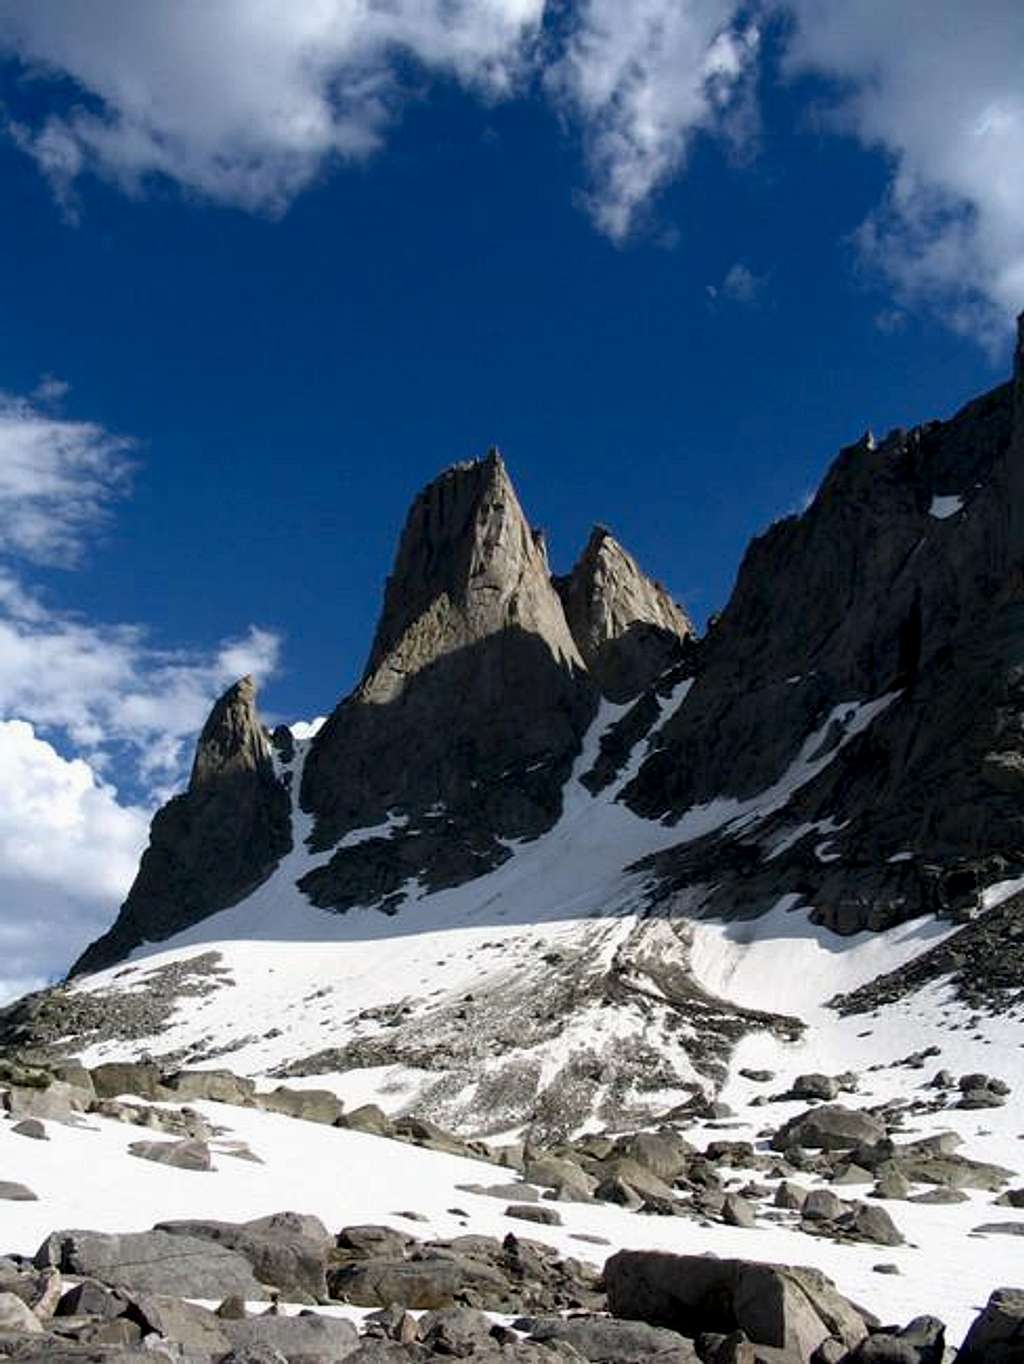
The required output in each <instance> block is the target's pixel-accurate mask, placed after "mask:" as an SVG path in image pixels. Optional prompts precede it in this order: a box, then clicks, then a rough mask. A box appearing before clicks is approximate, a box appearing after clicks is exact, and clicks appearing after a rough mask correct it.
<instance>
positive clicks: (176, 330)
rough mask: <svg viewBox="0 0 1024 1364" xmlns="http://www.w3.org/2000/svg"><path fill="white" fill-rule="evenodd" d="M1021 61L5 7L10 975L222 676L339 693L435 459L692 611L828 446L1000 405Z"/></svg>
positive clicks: (1, 316) (640, 35)
mask: <svg viewBox="0 0 1024 1364" xmlns="http://www.w3.org/2000/svg"><path fill="white" fill-rule="evenodd" d="M86 16H87V17H86ZM967 17H969V18H970V24H969V25H966V24H965V19H966V18H967ZM965 30H966V31H965ZM1022 71H1024V11H1022V10H1021V9H1020V7H1019V6H1018V5H1017V4H1015V3H1008V2H1007V3H1004V2H1003V0H984V2H983V3H977V4H972V5H971V6H969V7H968V6H966V5H965V4H964V3H962V0H961V3H953V0H928V3H924V2H923V0H921V2H918V0H906V2H905V3H904V4H901V5H899V6H893V5H891V4H883V3H881V0H863V3H861V4H858V5H857V6H848V5H840V4H823V3H821V0H763V3H757V4H736V3H731V2H730V0H671V2H670V0H572V3H563V4H558V5H556V4H553V3H550V0H549V3H547V4H545V3H544V0H477V3H475V4H474V5H469V4H461V3H455V4H452V3H451V0H418V3H413V0H397V3H395V4H393V5H392V6H390V7H378V6H375V5H358V6H357V5H355V4H353V3H351V2H350V0H309V3H308V4H306V5H303V6H290V7H282V6H274V5H263V4H257V3H253V2H252V0H225V3H223V4H221V5H219V6H217V7H216V8H215V10H213V9H211V7H209V6H204V5H203V4H202V3H200V0H174V2H173V3H172V0H152V3H151V4H149V5H147V6H141V7H140V6H136V5H134V4H133V2H132V0H92V3H91V4H90V6H88V7H81V6H76V5H74V4H73V3H71V0H6V3H4V4H3V5H0V118H2V120H3V122H2V125H0V126H2V132H0V175H2V178H3V185H4V209H5V211H4V213H3V214H2V215H0V280H2V293H0V299H2V312H0V391H2V393H3V395H4V396H3V398H2V400H0V527H2V528H0V772H3V773H5V776H6V782H5V786H6V789H7V790H8V792H10V793H12V794H11V797H10V799H9V801H8V802H7V810H6V813H4V812H2V811H0V956H5V957H6V960H7V962H8V965H7V967H6V968H5V966H4V965H2V964H0V993H2V992H3V991H4V990H6V991H7V992H11V991H13V990H14V989H17V988H23V987H25V986H26V985H27V984H28V983H30V982H32V981H35V980H38V979H41V978H43V977H44V976H46V975H48V974H51V973H52V972H53V971H55V970H60V969H61V968H62V967H63V965H65V964H66V962H67V960H68V959H69V958H70V957H71V956H73V955H74V953H75V952H76V951H77V950H78V947H79V946H80V945H81V944H82V942H84V941H85V940H86V939H87V938H89V937H91V936H93V935H94V934H95V932H96V931H98V930H99V929H100V928H102V927H103V926H105V924H106V922H107V921H108V920H109V919H110V918H112V916H113V912H114V910H115V909H116V905H117V902H118V899H119V898H120V895H121V894H122V893H123V889H124V886H125V882H126V880H127V879H128V878H129V877H130V874H131V870H132V867H133V866H134V862H135V858H136V856H137V852H138V848H139V845H140V843H141V841H142V840H143V839H144V835H145V825H146V820H147V818H148V814H149V811H150V810H151V808H152V806H153V803H154V802H155V801H157V800H158V799H160V798H161V797H163V796H165V795H166V794H167V793H168V792H169V791H171V790H173V789H174V788H175V786H176V785H177V784H178V783H179V782H180V780H181V775H182V770H183V764H184V763H185V762H187V758H188V754H189V750H190V746H191V743H192V740H193V737H194V733H195V729H196V727H197V726H198V724H199V723H200V722H201V719H202V716H203V714H204V712H205V709H206V707H207V705H208V703H209V701H210V699H211V698H212V696H213V695H214V694H215V693H216V692H217V691H218V690H219V689H220V688H221V687H223V686H224V685H226V684H227V683H228V682H229V681H230V680H232V677H233V675H234V674H235V673H236V672H238V671H245V670H247V669H249V668H253V669H255V670H256V671H257V672H259V673H261V674H263V675H264V677H265V683H264V692H263V698H264V704H265V707H266V709H267V710H268V711H269V712H270V713H272V715H273V716H274V717H275V718H277V717H280V718H285V719H289V720H291V719H297V718H301V717H309V716H312V715H315V714H317V713H323V712H324V711H325V710H326V709H328V708H330V707H331V706H332V705H333V704H334V703H335V701H336V700H337V699H338V698H339V696H340V695H341V694H342V693H343V692H344V691H345V690H346V689H347V688H348V687H349V686H350V685H351V684H352V682H353V681H354V680H355V678H356V676H357V675H358V672H359V670H360V669H361V666H362V663H363V661H364V658H365V655H366V652H367V649H368V646H369V641H370V636H371V633H372V629H373V624H374V621H375V617H376V612H377V607H378V604H379V601H380V596H381V591H382V587H383V581H384V577H385V575H386V573H387V571H388V568H389V564H390V559H391V555H392V552H393V548H394V543H395V539H396V536H397V533H398V531H399V529H400V525H401V521H402V518H403V516H404V513H405V510H406V507H407V505H408V502H409V500H410V498H411V497H412V495H413V494H414V493H415V491H416V490H417V489H418V488H419V487H420V486H421V485H422V484H423V483H424V482H426V481H427V480H428V479H429V478H431V477H432V476H433V475H434V474H435V473H436V472H437V471H438V470H439V469H441V468H443V467H444V466H445V465H447V464H449V463H451V462H453V461H455V460H458V459H464V458H468V457H471V456H474V455H478V454H481V453H483V452H484V451H485V450H486V449H487V447H488V446H490V445H492V444H498V445H499V446H500V447H501V448H502V450H503V452H504V453H505V455H506V458H507V460H508V462H509V465H510V467H511V470H512V473H513V476H514V478H515V479H516V482H517V484H518V487H519V490H520V495H521V497H522V499H523V502H524V505H525V506H526V509H527V512H528V514H529V515H530V516H531V517H532V518H533V519H534V520H535V522H536V523H538V524H540V525H542V526H543V527H544V528H545V529H546V530H547V532H548V536H549V543H550V547H551V554H552V561H553V566H554V568H555V569H556V570H558V571H563V570H565V569H566V568H568V567H569V565H570V564H571V562H572V559H573V557H574V555H575V554H576V553H577V552H578V551H579V549H580V548H581V547H582V545H583V543H584V541H585V539H586V536H587V533H588V531H589V528H590V526H591V525H592V524H593V523H594V522H595V521H602V522H605V523H607V524H609V525H610V526H611V527H612V529H613V530H614V531H615V533H616V534H617V535H618V536H619V538H620V539H621V540H622V541H623V542H624V543H625V545H626V546H627V547H628V548H629V549H630V550H631V551H632V552H633V553H634V554H635V555H636V556H637V558H638V559H639V560H640V562H641V563H642V564H643V566H644V567H645V568H646V569H647V570H648V571H649V572H651V573H652V574H653V575H654V576H656V577H658V578H660V579H661V580H663V581H664V582H665V583H666V584H667V585H668V586H669V588H670V589H671V590H672V591H673V592H674V593H675V594H676V595H677V596H678V597H679V598H680V599H681V600H682V601H683V602H684V603H685V604H686V605H687V606H688V608H689V609H690V610H691V612H692V613H693V614H694V615H695V616H696V617H697V618H698V619H699V620H702V619H703V618H704V617H705V616H706V615H707V614H708V613H709V612H711V611H713V610H716V609H718V608H719V607H721V606H722V605H723V604H724V602H725V600H726V598H727V596H728V592H729V589H730V586H731V583H732V579H733V576H734V574H735V570H736V567H737V564H738V561H739V558H740V556H741V554H742V552H743V549H744V547H745V545H746V543H747V541H748V539H749V538H750V536H751V535H752V534H754V533H756V532H757V531H758V530H760V529H762V528H763V527H764V526H765V525H766V524H767V523H768V522H769V521H770V520H772V519H773V518H774V517H777V516H780V515H784V514H786V513H789V512H791V511H793V510H798V509H799V508H800V506H801V504H802V502H803V500H804V499H805V497H806V496H807V494H808V493H809V492H810V490H811V489H812V488H813V487H814V486H815V484H816V483H817V482H818V480H819V479H820V477H821V475H822V473H823V472H824V470H825V468H826V467H827V464H828V463H829V461H830V459H831V458H832V457H833V455H834V454H835V452H836V451H837V449H838V448H839V446H840V445H842V444H843V443H846V442H848V441H851V440H854V439H856V438H857V437H858V436H859V435H860V434H861V432H862V431H863V430H864V429H865V428H867V427H872V428H874V429H875V430H876V431H879V432H882V431H885V430H887V429H888V428H889V427H891V426H893V425H896V424H911V423H913V422H916V421H919V420H923V419H927V418H930V417H933V416H943V415H947V414H949V413H951V412H952V411H953V410H955V408H956V407H957V406H958V405H959V404H960V403H962V402H963V401H964V400H966V399H967V398H969V397H970V396H972V395H973V394H975V393H977V392H979V391H982V390H984V389H986V388H988V387H991V386H992V385H994V384H995V383H997V382H999V381H1000V380H1001V379H1002V378H1003V377H1004V376H1005V374H1006V372H1007V370H1008V366H1009V354H1010V336H1011V323H1012V319H1013V317H1014V313H1015V311H1016V310H1017V309H1019V308H1021V307H1024V177H1020V175H1019V166H1020V164H1021V158H1022V154H1024V79H1022V75H1021V73H1022ZM953 491H955V490H953ZM41 913H45V914H47V915H49V916H51V922H52V923H53V924H54V925H55V926H57V927H56V930H55V931H54V932H52V933H50V934H49V935H47V937H46V941H45V942H42V943H41V942H40V940H39V935H38V932H37V930H36V929H35V924H36V923H37V922H38V916H39V914H41Z"/></svg>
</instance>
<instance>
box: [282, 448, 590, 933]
mask: <svg viewBox="0 0 1024 1364" xmlns="http://www.w3.org/2000/svg"><path fill="white" fill-rule="evenodd" d="M597 700H598V695H597V689H596V687H595V685H594V683H593V681H592V679H591V678H590V677H589V675H588V674H587V671H586V668H585V666H584V663H583V660H582V658H581V657H580V654H579V651H578V649H577V647H576V644H575V642H574V640H573V638H572V634H571V632H570V630H569V626H568V624H567V622H566V619H565V614H564V612H563V610H562V605H561V602H560V601H559V598H558V595H557V593H556V592H555V590H554V588H553V587H552V585H551V579H550V573H549V570H548V563H547V555H546V553H545V550H544V545H543V541H542V539H541V537H540V536H539V535H537V534H536V533H535V532H534V531H533V530H532V529H531V528H530V525H529V523H528V522H527V520H526V517H525V516H524V514H523V511H522V508H521V507H520V505H519V500H518V498H517V497H516V494H515V490H514V488H513V486H512V482H511V480H510V479H509V476H508V473H507V470H506V469H505V465H504V462H503V461H502V459H501V456H500V455H499V454H498V453H497V451H491V453H490V454H489V455H488V456H487V457H486V458H485V459H482V460H478V461H475V462H474V463H471V464H459V465H456V466H454V467H453V468H451V469H448V470H446V471H445V472H444V473H443V474H441V475H440V477H439V478H436V479H434V481H433V482H432V483H430V484H429V485H428V486H427V487H426V488H425V489H424V490H423V492H422V493H420V494H419V496H418V497H417V498H416V500H415V501H414V503H413V506H412V509H411V511H410V513H409V516H408V519H407V520H406V524H405V528H404V530H403V532H402V535H401V539H400V541H399V545H398V552H397V554H396V557H395V565H394V569H393V571H392V573H391V576H390V577H389V579H388V583H387V588H386V590H385V594H384V606H383V611H382V614H381V619H380V624H379V625H378V627H377V632H376V636H375V639H374V644H373V648H372V649H371V652H370V659H369V662H368V664H367V668H366V671H365V673H364V675H363V678H362V681H361V682H360V683H359V685H358V687H357V688H356V689H355V691H354V692H353V693H352V695H351V696H349V697H347V698H346V699H345V700H343V701H342V702H341V704H340V705H339V706H338V707H337V709H336V710H335V711H334V713H333V714H332V715H331V717H330V718H329V720H328V722H327V724H326V725H325V726H324V728H323V729H322V730H321V732H320V734H319V735H318V736H317V738H316V740H315V742H314V743H313V746H312V749H311V751H310V754H309V758H308V760H307V762H306V766H305V770H304V774H303V781H302V804H303V808H304V809H306V810H308V811H309V812H311V813H312V814H313V815H314V816H315V819H316V830H315V840H316V844H317V846H318V847H323V848H329V847H332V846H333V845H334V844H335V843H337V841H338V840H339V838H341V837H342V836H343V835H344V834H345V833H347V832H348V831H349V830H352V829H356V828H365V827H367V826H374V825H377V824H380V823H381V822H382V821H384V820H385V819H387V818H389V817H395V816H397V817H402V818H403V819H404V820H405V821H406V832H405V833H404V835H403V847H404V854H403V856H402V858H401V865H400V866H399V864H398V862H396V859H395V848H394V846H393V842H394V841H393V840H391V841H389V846H387V847H382V848H374V847H371V848H367V847H365V846H361V847H360V848H359V849H358V850H353V849H341V850H339V853H338V854H337V855H336V857H335V858H334V859H332V862H331V863H330V864H329V865H328V866H327V867H326V868H323V869H321V870H320V871H318V872H317V873H315V874H313V875H312V876H311V877H310V878H308V879H307V881H306V882H304V883H303V884H304V889H306V890H307V893H309V894H310V895H311V896H312V897H313V899H314V901H315V902H316V903H317V904H322V905H325V906H332V907H340V908H343V907H345V906H346V905H348V904H350V903H358V902H359V901H360V899H365V896H366V894H367V893H368V892H367V887H368V886H371V887H373V888H374V898H378V899H379V898H381V897H383V898H385V899H386V898H387V895H388V894H389V893H390V892H391V891H393V890H394V889H395V888H396V887H397V885H398V884H401V881H402V880H403V879H404V878H405V877H407V876H409V875H419V876H421V877H423V878H424V879H425V880H426V883H427V884H428V885H429V886H431V887H437V886H439V885H443V884H452V883H454V882H457V881H458V880H460V879H465V878H466V877H469V876H475V875H478V874H479V873H480V871H481V870H482V869H486V868H487V867H488V866H493V865H495V863H496V862H498V861H501V860H504V858H505V857H506V856H507V855H508V853H507V848H506V847H505V846H504V843H503V841H502V840H506V839H509V838H522V837H535V836H536V835H538V834H540V833H542V832H543V831H544V830H545V829H548V828H550V827H551V825H552V824H553V823H554V822H555V820H556V819H557V818H558V815H559V813H560V810H561V790H562V787H563V785H564V783H565V780H566V778H567V777H568V775H569V771H570V769H571V766H572V762H573V759H574V758H575V756H576V754H577V753H578V752H579V749H580V744H581V741H582V737H583V734H584V732H585V730H586V728H587V726H588V724H589V722H590V720H591V719H592V718H593V715H594V712H595V710H596V707H597ZM368 859H369V861H368ZM380 859H383V862H381V861H380ZM384 863H386V864H387V865H384Z"/></svg>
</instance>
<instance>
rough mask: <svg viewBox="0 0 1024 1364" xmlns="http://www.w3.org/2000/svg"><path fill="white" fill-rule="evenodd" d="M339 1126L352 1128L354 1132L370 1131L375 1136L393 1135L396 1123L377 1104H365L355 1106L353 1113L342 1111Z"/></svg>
mask: <svg viewBox="0 0 1024 1364" xmlns="http://www.w3.org/2000/svg"><path fill="white" fill-rule="evenodd" d="M337 1125H338V1126H339V1127H348V1128H351V1130H352V1131H353V1132H368V1133H369V1134H370V1135H371V1136H374V1137H393V1136H394V1135H395V1125H394V1123H393V1122H392V1121H391V1119H390V1118H389V1117H388V1115H387V1114H386V1113H385V1112H384V1110H383V1109H382V1108H378V1107H377V1105H376V1104H363V1105H362V1106H361V1107H360V1108H353V1110H352V1112H351V1113H341V1114H339V1115H338V1118H337Z"/></svg>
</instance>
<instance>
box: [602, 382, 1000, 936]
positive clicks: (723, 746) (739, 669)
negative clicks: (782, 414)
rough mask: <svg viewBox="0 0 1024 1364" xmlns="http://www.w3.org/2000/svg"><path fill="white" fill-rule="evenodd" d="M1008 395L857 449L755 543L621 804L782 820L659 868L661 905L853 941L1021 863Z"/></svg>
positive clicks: (945, 904)
mask: <svg viewBox="0 0 1024 1364" xmlns="http://www.w3.org/2000/svg"><path fill="white" fill-rule="evenodd" d="M1022 383H1024V381H1022V380H1021V378H1020V376H1019V375H1018V378H1017V380H1016V382H1015V383H1009V384H1004V385H1002V386H1001V387H999V388H997V389H995V390H993V391H992V392H991V393H988V394H986V395H985V396H983V397H981V398H978V399H977V400H975V401H974V402H972V403H970V404H968V405H967V406H966V407H965V408H963V409H962V411H960V412H958V413H957V414H956V415H955V416H954V417H953V418H951V419H950V420H948V421H942V422H930V423H928V424H927V425H924V426H921V427H918V428H916V429H914V430H912V431H909V432H907V431H900V430H898V431H894V432H893V433H891V434H890V435H889V436H888V437H886V439H885V440H884V441H882V442H881V443H880V444H877V445H876V443H875V442H874V441H873V440H872V439H871V438H870V437H866V438H865V439H863V440H861V441H860V442H858V443H857V444H856V445H853V446H850V447H849V448H848V449H846V450H844V451H843V452H842V453H841V454H840V456H839V458H838V459H837V460H836V462H835V464H834V465H833V466H832V468H831V470H830V471H829V473H828V474H827V476H826V478H825V480H824V482H823V483H822V486H821V488H820V489H819V491H818V493H817V495H816V497H815V499H814V501H813V502H812V504H811V505H810V507H809V508H808V509H807V510H806V511H805V512H804V513H803V514H802V515H800V516H790V517H786V518H785V519H784V520H782V521H779V522H777V523H776V524H775V525H773V526H772V527H771V528H770V529H769V530H768V531H766V532H765V534H764V535H762V536H760V537H759V538H758V539H756V540H755V541H754V542H753V543H752V545H751V546H750V548H749V550H748V552H747V555H746V557H745V559H744V561H743V564H742V566H741V568H740V572H739V576H738V579H737V583H736V588H735V591H734V593H733V595H732V598H731V600H730V602H729V605H728V607H727V608H726V610H725V611H724V612H723V614H722V616H721V617H720V618H719V619H718V621H717V622H716V623H715V624H714V625H713V627H712V628H711V629H710V631H709V634H708V636H707V638H706V639H705V640H704V641H702V643H701V646H700V650H699V657H698V666H697V676H696V679H695V681H694V684H693V686H692V688H691V689H690V691H689V694H688V695H687V697H686V700H685V702H684V704H683V705H682V706H681V707H680V708H679V709H678V711H677V712H676V713H675V715H674V716H673V717H672V718H671V719H669V720H668V722H667V723H666V724H665V726H664V727H663V729H662V730H661V732H660V734H659V736H658V747H657V749H656V751H655V752H653V753H652V754H651V755H650V756H649V757H648V758H647V759H646V761H645V762H644V764H643V766H642V767H641V768H640V771H639V773H638V775H637V777H636V779H635V780H634V781H633V782H632V784H631V785H630V787H629V788H627V791H626V793H625V799H626V801H627V803H628V804H629V805H630V806H631V808H632V809H633V810H634V811H636V812H637V813H639V814H642V815H645V816H647V817H651V818H665V817H667V818H669V819H672V818H676V817H678V816H680V815H682V814H683V813H684V812H685V811H686V809H687V808H689V807H691V806H693V805H700V804H702V803H706V802H709V801H713V800H718V799H721V798H722V797H730V796H731V797H734V798H736V800H737V801H739V802H742V801H752V802H754V801H756V800H757V798H758V797H759V796H765V795H766V793H774V799H773V798H770V796H769V798H766V799H765V801H764V806H763V809H762V812H761V816H760V819H756V818H755V819H754V820H753V823H751V821H750V820H748V823H747V828H746V829H745V830H744V832H743V833H742V835H740V836H737V832H736V831H735V830H734V831H733V832H732V834H730V833H729V832H728V831H727V830H724V831H720V832H716V833H712V834H710V835H708V836H707V837H705V838H703V839H701V840H699V841H698V842H693V843H690V844H687V845H685V846H683V847H681V848H680V849H678V850H676V851H673V852H670V853H667V854H665V855H663V856H662V857H660V858H659V859H658V860H657V863H656V865H657V866H658V868H659V870H660V872H661V875H662V877H663V882H662V884H663V887H664V889H665V892H666V894H668V895H671V893H672V891H673V889H674V888H676V887H680V888H681V887H683V886H692V885H694V884H711V883H713V884H714V891H713V892H710V893H708V895H707V896H706V897H704V900H703V902H702V904H701V905H700V906H698V908H700V909H702V910H703V911H704V912H706V913H711V914H724V915H727V916H735V915H737V914H739V915H744V916H749V915H754V914H757V913H760V912H761V911H762V910H764V909H766V908H768V907H770V906H771V905H772V904H774V903H776V902H777V901H778V898H779V896H780V895H782V894H785V893H787V892H792V893H796V894H798V895H800V896H801V897H802V898H804V899H805V900H806V901H808V902H809V903H811V904H812V905H813V906H814V907H815V915H816V918H817V919H818V920H820V921H821V922H824V923H825V924H827V925H828V926H829V927H831V928H833V929H835V930H836V931H838V932H840V933H850V932H854V931H857V930H859V929H862V928H865V927H868V928H873V929H879V928H885V927H888V926H890V925H892V924H894V923H897V922H900V921H902V920H904V919H907V918H912V917H914V916H916V915H919V914H923V913H928V912H941V913H950V914H959V913H970V912H973V911H976V910H977V909H978V908H979V906H980V897H981V892H982V890H983V888H984V886H985V885H987V884H989V883H991V882H992V881H994V880H999V879H1002V878H1003V877H1005V876H1006V875H1008V874H1012V870H1008V869H1015V868H1019V867H1020V866H1021V865H1022V864H1024V801H1022V799H1021V796H1022V793H1024V513H1022V512H1021V506H1022V502H1024V399H1022V397H1021V393H1022V391H1024V387H1022ZM865 705H868V706H871V707H872V709H873V713H868V712H865V711H864V710H863V709H862V708H863V707H864V706H865ZM767 853H771V857H770V858H769V857H767V856H766V854H767Z"/></svg>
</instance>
